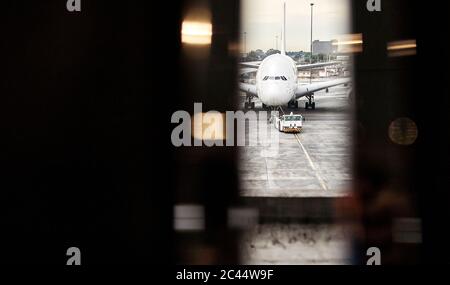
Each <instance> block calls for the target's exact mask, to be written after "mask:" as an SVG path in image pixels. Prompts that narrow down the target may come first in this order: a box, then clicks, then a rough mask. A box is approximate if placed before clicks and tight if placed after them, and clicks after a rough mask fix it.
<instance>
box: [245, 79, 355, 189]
mask: <svg viewBox="0 0 450 285" xmlns="http://www.w3.org/2000/svg"><path fill="white" fill-rule="evenodd" d="M347 90H348V88H347V87H344V86H339V87H334V88H330V89H329V92H328V93H326V92H325V91H321V92H317V93H316V94H315V102H316V110H305V109H304V103H305V101H306V98H302V99H300V100H299V108H298V109H295V110H294V109H292V110H291V109H287V107H285V108H283V109H284V112H286V113H288V112H291V111H292V112H294V113H296V114H302V115H303V116H304V117H305V119H306V121H305V122H304V125H303V130H302V132H301V133H299V134H297V135H294V134H286V133H279V144H278V149H277V152H273V150H272V149H271V148H269V146H268V145H267V142H266V143H264V142H263V141H259V144H258V145H256V146H248V145H247V146H245V147H241V149H240V164H239V165H240V166H239V174H240V184H241V195H242V196H245V197H341V196H345V195H347V194H348V193H349V190H350V183H351V180H352V174H351V149H352V146H351V127H352V126H351V125H352V121H351V120H352V112H351V103H350V99H349V98H348V97H347ZM241 95H242V97H241V103H242V105H243V103H244V101H245V95H244V94H243V93H242V94H241ZM254 101H255V102H256V110H255V111H256V112H261V111H263V110H262V106H261V102H260V101H259V100H258V99H257V98H256V99H254ZM300 106H301V107H300ZM254 123H255V122H254ZM258 123H260V124H262V127H263V128H266V130H267V132H277V130H275V128H274V127H273V125H272V124H270V123H269V122H267V121H266V120H259V121H258ZM249 125H250V124H249ZM255 132H258V131H257V128H246V135H247V137H248V138H250V137H252V136H253V135H255ZM272 148H273V146H272ZM263 151H269V152H270V151H271V152H270V153H271V155H269V157H267V155H263V153H264V152H263Z"/></svg>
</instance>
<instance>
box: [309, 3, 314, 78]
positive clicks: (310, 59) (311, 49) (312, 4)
mask: <svg viewBox="0 0 450 285" xmlns="http://www.w3.org/2000/svg"><path fill="white" fill-rule="evenodd" d="M313 7H314V3H311V41H310V43H311V47H310V51H311V54H310V56H309V63H310V64H312V57H313ZM311 81H312V68H311V69H310V70H309V83H311Z"/></svg>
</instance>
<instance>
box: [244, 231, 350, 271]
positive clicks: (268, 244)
mask: <svg viewBox="0 0 450 285" xmlns="http://www.w3.org/2000/svg"><path fill="white" fill-rule="evenodd" d="M349 236H350V232H349V228H348V227H346V226H344V225H336V224H319V225H311V224H296V225H284V224H264V225H258V226H256V227H255V228H254V229H253V230H251V231H248V232H247V233H246V234H245V235H244V237H243V240H242V242H241V262H242V264H246V265H247V264H250V265H329V264H332V265H343V264H351V259H350V243H349Z"/></svg>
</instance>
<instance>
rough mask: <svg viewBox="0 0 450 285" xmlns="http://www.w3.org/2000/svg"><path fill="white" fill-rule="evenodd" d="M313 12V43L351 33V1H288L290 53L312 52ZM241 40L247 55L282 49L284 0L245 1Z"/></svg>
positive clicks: (287, 37) (288, 45)
mask: <svg viewBox="0 0 450 285" xmlns="http://www.w3.org/2000/svg"><path fill="white" fill-rule="evenodd" d="M311 2H313V3H314V11H313V21H314V22H313V40H323V41H328V40H332V39H336V38H337V37H338V36H339V35H343V34H348V33H349V31H350V23H351V19H350V1H349V0H312V1H311V0H286V51H301V50H302V51H309V50H310V33H311V31H310V29H311V6H310V3H311ZM241 3H242V4H241V5H242V6H241V7H242V10H241V11H242V12H241V41H242V46H244V35H243V33H244V32H246V52H249V51H251V50H256V49H262V50H264V51H267V50H268V49H270V48H275V47H276V38H275V36H276V35H278V49H280V48H281V21H282V7H283V6H282V3H283V0H241Z"/></svg>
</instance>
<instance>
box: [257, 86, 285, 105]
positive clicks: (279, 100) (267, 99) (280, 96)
mask: <svg viewBox="0 0 450 285" xmlns="http://www.w3.org/2000/svg"><path fill="white" fill-rule="evenodd" d="M290 97H291V95H290V94H289V92H288V90H287V88H286V86H284V84H266V85H264V86H263V87H262V88H261V96H260V99H261V101H262V102H263V103H264V104H266V105H269V106H280V105H284V104H287V103H288V102H289V100H290V99H291V98H290Z"/></svg>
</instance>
